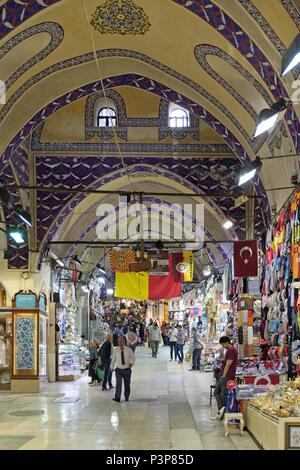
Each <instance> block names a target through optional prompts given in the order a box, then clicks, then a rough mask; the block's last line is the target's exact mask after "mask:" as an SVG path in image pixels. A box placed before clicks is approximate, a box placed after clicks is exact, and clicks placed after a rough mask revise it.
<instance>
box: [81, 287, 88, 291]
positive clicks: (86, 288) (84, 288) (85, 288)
mask: <svg viewBox="0 0 300 470" xmlns="http://www.w3.org/2000/svg"><path fill="white" fill-rule="evenodd" d="M81 289H82V290H83V292H88V291H89V289H88V287H87V286H81Z"/></svg>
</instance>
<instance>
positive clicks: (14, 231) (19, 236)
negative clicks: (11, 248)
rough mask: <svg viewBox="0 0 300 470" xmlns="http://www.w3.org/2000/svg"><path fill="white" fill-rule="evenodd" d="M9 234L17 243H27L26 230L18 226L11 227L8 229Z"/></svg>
mask: <svg viewBox="0 0 300 470" xmlns="http://www.w3.org/2000/svg"><path fill="white" fill-rule="evenodd" d="M7 235H8V237H9V238H11V239H12V240H13V241H14V242H15V243H16V244H17V245H22V244H23V243H26V238H27V237H26V232H25V230H22V229H21V228H18V227H9V228H8V229H7Z"/></svg>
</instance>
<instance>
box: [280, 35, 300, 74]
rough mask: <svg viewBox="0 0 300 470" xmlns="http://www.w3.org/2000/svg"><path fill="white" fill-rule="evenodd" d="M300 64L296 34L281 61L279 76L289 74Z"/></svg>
mask: <svg viewBox="0 0 300 470" xmlns="http://www.w3.org/2000/svg"><path fill="white" fill-rule="evenodd" d="M299 63H300V33H298V34H297V36H296V37H295V39H294V40H293V42H292V43H291V45H290V46H289V47H288V48H287V50H286V52H285V53H284V55H283V56H282V59H281V76H282V77H283V76H284V75H286V74H287V73H289V72H290V71H291V70H292V69H293V68H295V67H296V66H297V65H298V64H299Z"/></svg>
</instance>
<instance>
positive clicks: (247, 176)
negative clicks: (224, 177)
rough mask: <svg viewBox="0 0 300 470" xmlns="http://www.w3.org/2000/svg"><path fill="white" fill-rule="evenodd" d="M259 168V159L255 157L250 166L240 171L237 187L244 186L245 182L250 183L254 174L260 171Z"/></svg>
mask: <svg viewBox="0 0 300 470" xmlns="http://www.w3.org/2000/svg"><path fill="white" fill-rule="evenodd" d="M261 167H262V162H261V159H260V158H259V157H256V159H255V160H254V161H253V162H252V163H251V164H250V165H248V166H246V167H244V168H243V169H242V170H241V172H240V174H239V182H238V185H239V186H241V185H242V184H245V183H247V181H250V180H251V179H252V178H254V176H255V174H256V173H258V172H259V171H260V170H261Z"/></svg>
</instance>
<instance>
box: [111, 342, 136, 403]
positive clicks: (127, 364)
mask: <svg viewBox="0 0 300 470" xmlns="http://www.w3.org/2000/svg"><path fill="white" fill-rule="evenodd" d="M118 343H119V346H117V347H116V348H114V350H113V354H112V360H111V370H114V369H115V372H116V381H117V383H116V392H115V396H114V398H113V400H114V401H117V402H118V403H120V401H121V393H122V381H123V380H124V389H125V390H124V395H125V400H126V401H128V400H129V395H130V381H131V368H132V366H133V364H134V361H135V356H134V352H133V351H132V349H130V348H128V347H127V346H125V338H124V337H120V338H119V340H118Z"/></svg>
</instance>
